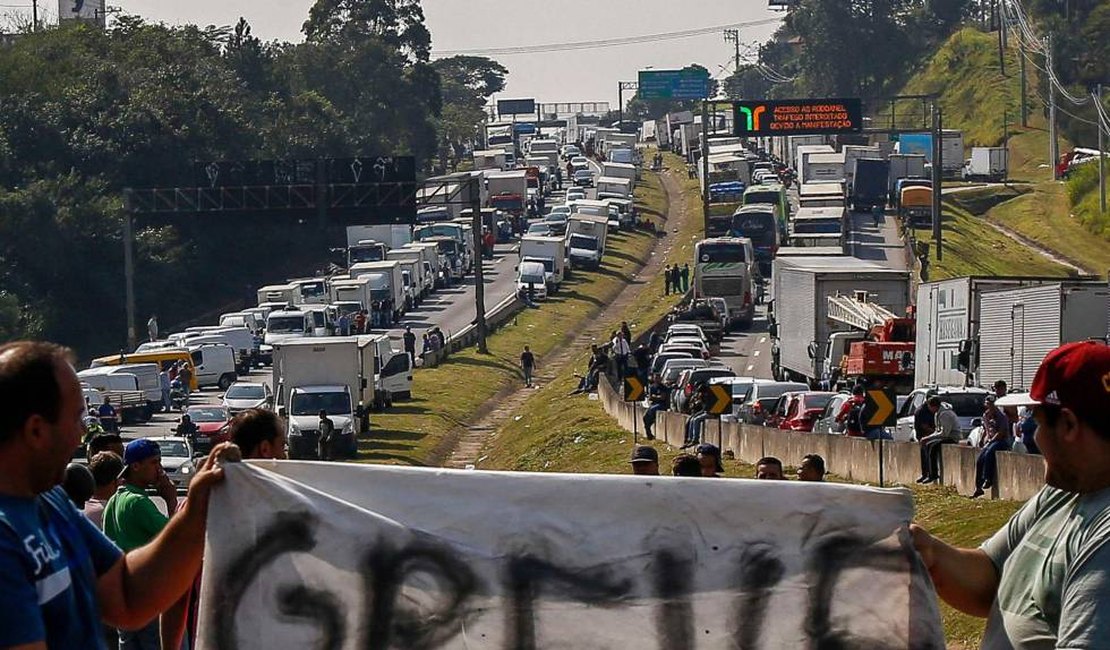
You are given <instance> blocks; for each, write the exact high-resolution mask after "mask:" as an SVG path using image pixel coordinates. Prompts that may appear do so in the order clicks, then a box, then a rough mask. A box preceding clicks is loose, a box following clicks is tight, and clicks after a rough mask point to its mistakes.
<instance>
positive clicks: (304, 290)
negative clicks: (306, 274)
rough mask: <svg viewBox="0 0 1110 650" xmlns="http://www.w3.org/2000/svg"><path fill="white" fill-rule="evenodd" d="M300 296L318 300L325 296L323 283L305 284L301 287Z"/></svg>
mask: <svg viewBox="0 0 1110 650" xmlns="http://www.w3.org/2000/svg"><path fill="white" fill-rule="evenodd" d="M301 295H302V296H304V297H305V298H320V297H322V296H325V295H327V288H326V287H325V286H324V283H323V282H306V283H305V284H302V285H301Z"/></svg>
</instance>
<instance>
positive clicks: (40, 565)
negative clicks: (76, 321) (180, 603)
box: [0, 341, 226, 650]
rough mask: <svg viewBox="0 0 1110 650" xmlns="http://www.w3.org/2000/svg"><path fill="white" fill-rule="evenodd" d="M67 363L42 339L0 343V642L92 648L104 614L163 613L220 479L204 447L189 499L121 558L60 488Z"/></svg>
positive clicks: (185, 576)
mask: <svg viewBox="0 0 1110 650" xmlns="http://www.w3.org/2000/svg"><path fill="white" fill-rule="evenodd" d="M71 358H72V354H71V353H70V352H69V351H68V350H67V349H65V348H62V347H60V346H57V345H53V344H50V343H38V342H29V341H20V342H15V343H9V344H6V345H2V346H0V648H20V649H26V650H54V649H59V650H61V649H69V648H97V649H102V648H104V644H103V640H102V635H101V625H100V622H101V621H102V620H103V621H104V622H106V623H108V624H110V625H112V626H114V627H118V628H124V629H137V628H140V627H142V626H143V625H145V624H146V623H147V622H149V621H150V620H152V619H153V618H154V617H155V616H157V615H158V614H159V613H160V612H162V611H164V610H166V609H167V608H168V607H169V606H170V605H171V604H172V603H173V602H174V601H175V600H176V599H177V598H179V597H180V596H181V595H182V594H183V593H185V590H186V589H188V588H189V586H190V584H191V582H192V579H193V576H195V575H196V572H197V570H198V569H199V567H200V560H201V555H202V552H203V549H204V531H205V520H206V518H207V509H208V496H209V494H210V492H211V489H212V486H213V485H214V484H216V483H218V482H219V481H220V480H221V479H222V478H223V476H222V471H221V470H220V469H219V468H218V466H216V464H215V462H214V461H215V459H216V458H217V457H218V455H219V454H218V453H213V454H212V456H211V457H210V458H209V459H208V460H207V461H206V462H205V464H204V467H203V468H202V469H201V470H200V471H199V472H198V473H197V475H196V477H195V478H194V479H193V482H192V484H191V486H190V492H189V495H190V499H189V502H188V505H187V506H186V507H185V508H184V509H183V510H182V511H181V512H180V513H179V514H178V515H177V516H175V517H174V518H173V519H172V520H171V521H170V522H169V524H168V525H167V526H166V528H165V529H164V530H163V531H162V532H161V534H159V535H158V536H157V537H156V538H155V539H154V541H152V542H151V543H150V544H148V545H146V546H143V547H141V548H138V549H135V550H134V551H132V552H130V553H128V554H126V555H125V554H123V553H122V552H121V551H120V550H119V549H118V548H117V547H116V546H115V545H114V544H113V543H112V542H111V541H109V540H108V539H107V538H106V537H105V536H104V534H103V533H101V532H100V531H99V530H97V528H96V526H94V525H93V524H92V523H90V522H89V520H88V519H86V518H85V517H84V515H82V514H81V513H80V512H78V511H77V509H76V508H75V507H74V506H73V504H72V503H71V502H70V501H69V499H68V498H67V497H66V494H65V492H63V491H62V489H61V488H60V487H58V486H59V483H61V481H62V478H63V477H64V475H65V468H66V465H67V464H68V463H69V461H70V459H71V458H72V457H73V453H74V452H75V451H76V449H77V447H78V445H79V444H80V442H81V438H82V436H83V434H84V427H83V422H82V416H83V412H84V399H83V397H82V395H81V385H80V383H79V382H78V380H77V375H76V373H75V372H74V371H73V367H72V365H71ZM224 449H226V445H224V446H222V447H221V448H219V451H220V452H222V451H223V450H224Z"/></svg>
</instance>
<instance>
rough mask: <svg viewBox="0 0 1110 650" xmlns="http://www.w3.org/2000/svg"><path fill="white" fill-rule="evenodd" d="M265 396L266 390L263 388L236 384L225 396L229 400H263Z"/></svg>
mask: <svg viewBox="0 0 1110 650" xmlns="http://www.w3.org/2000/svg"><path fill="white" fill-rule="evenodd" d="M265 396H266V390H265V389H263V388H262V387H261V386H236V385H234V384H232V386H231V388H228V389H227V393H225V394H224V397H226V398H227V399H262V398H263V397H265Z"/></svg>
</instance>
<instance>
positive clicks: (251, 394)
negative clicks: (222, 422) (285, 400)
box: [223, 381, 274, 415]
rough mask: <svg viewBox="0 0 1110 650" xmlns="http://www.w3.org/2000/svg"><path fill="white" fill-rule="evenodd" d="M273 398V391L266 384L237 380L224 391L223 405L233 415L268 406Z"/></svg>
mask: <svg viewBox="0 0 1110 650" xmlns="http://www.w3.org/2000/svg"><path fill="white" fill-rule="evenodd" d="M273 399H274V396H273V393H272V392H270V387H269V386H267V385H266V384H263V383H261V382H247V381H237V382H235V383H234V384H232V385H231V386H229V387H228V389H227V392H226V393H224V396H223V405H224V407H225V408H227V410H228V411H229V412H230V413H231V414H232V415H235V414H236V413H240V412H242V411H245V410H247V409H254V408H270V406H271V405H272V404H273Z"/></svg>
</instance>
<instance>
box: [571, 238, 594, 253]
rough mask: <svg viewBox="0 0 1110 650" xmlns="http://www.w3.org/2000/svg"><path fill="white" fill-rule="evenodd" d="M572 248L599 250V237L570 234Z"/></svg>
mask: <svg viewBox="0 0 1110 650" xmlns="http://www.w3.org/2000/svg"><path fill="white" fill-rule="evenodd" d="M570 247H571V248H583V249H586V250H589V251H596V250H597V237H588V236H586V235H571V236H570Z"/></svg>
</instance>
